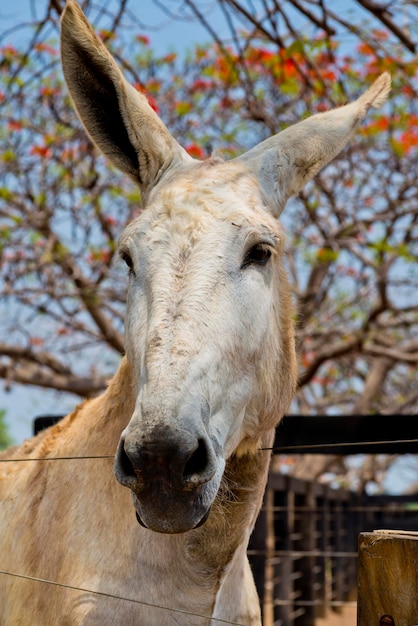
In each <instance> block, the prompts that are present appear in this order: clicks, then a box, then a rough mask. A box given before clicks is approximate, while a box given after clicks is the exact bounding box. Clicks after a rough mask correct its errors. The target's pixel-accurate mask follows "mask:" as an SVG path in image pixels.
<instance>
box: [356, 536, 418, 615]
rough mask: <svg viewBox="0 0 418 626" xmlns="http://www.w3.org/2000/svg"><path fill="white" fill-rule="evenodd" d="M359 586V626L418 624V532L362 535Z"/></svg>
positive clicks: (360, 541)
mask: <svg viewBox="0 0 418 626" xmlns="http://www.w3.org/2000/svg"><path fill="white" fill-rule="evenodd" d="M358 583H359V587H358V622H357V624H358V626H379V625H380V624H386V623H387V624H390V623H392V624H393V626H415V625H418V597H417V590H418V532H406V531H401V530H391V531H388V530H376V531H374V532H372V533H361V534H360V537H359V562H358ZM385 620H386V621H385Z"/></svg>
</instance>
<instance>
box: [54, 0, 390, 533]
mask: <svg viewBox="0 0 418 626" xmlns="http://www.w3.org/2000/svg"><path fill="white" fill-rule="evenodd" d="M61 39H62V45H61V49H62V63H63V68H64V74H65V78H66V81H67V85H68V88H69V91H70V94H71V96H72V99H73V101H74V104H75V107H76V109H77V111H78V114H79V116H80V118H81V120H82V122H83V124H84V125H85V127H86V130H87V132H88V133H89V134H90V136H91V138H92V140H93V141H94V142H95V143H96V144H97V146H98V147H99V148H100V149H101V150H102V151H103V152H104V154H105V155H107V156H108V157H109V158H110V159H111V161H112V162H113V163H114V164H116V165H117V166H118V167H119V168H120V169H122V170H123V171H124V172H125V173H127V174H128V175H129V176H130V177H131V178H133V179H134V180H135V181H136V182H137V183H138V185H139V186H140V189H141V193H142V198H143V204H144V211H143V213H142V214H141V216H140V217H139V218H138V219H136V220H135V221H133V222H132V223H131V224H130V225H128V226H127V227H126V229H125V231H124V232H123V234H122V236H121V238H120V243H119V247H120V254H121V256H122V258H123V259H124V260H125V262H126V264H127V265H128V267H129V273H130V279H129V288H128V296H127V310H126V323H125V343H126V356H127V358H128V361H129V362H130V366H131V369H132V370H133V372H134V380H135V388H134V390H133V392H134V394H135V398H136V405H135V410H134V413H133V415H132V416H131V419H130V421H129V423H128V425H127V426H126V428H125V430H124V431H123V432H122V434H121V439H120V443H119V447H118V451H117V456H116V461H115V474H116V477H117V479H118V480H119V481H120V482H121V483H122V485H125V486H127V487H129V488H130V489H131V490H132V493H133V499H134V505H135V509H136V513H137V517H138V519H139V520H140V522H141V523H142V524H144V525H145V526H146V527H148V528H150V529H152V530H155V531H159V532H168V533H178V532H185V531H187V530H190V529H192V528H195V527H196V526H198V525H200V524H201V523H203V522H204V521H205V519H206V517H207V515H208V513H209V511H210V507H211V505H212V503H213V501H214V499H215V497H216V494H217V492H218V488H219V485H220V482H221V479H222V475H223V471H224V466H225V462H226V461H227V459H228V458H229V457H230V456H231V455H233V454H236V455H240V454H241V455H242V454H256V453H257V449H258V447H259V442H260V441H261V440H262V439H263V437H264V435H265V433H267V432H271V431H272V429H273V428H274V426H275V425H276V423H277V422H278V420H279V419H280V417H281V416H282V415H283V414H284V412H285V411H286V410H287V407H288V405H289V402H290V400H291V397H292V394H293V392H294V388H295V379H296V373H295V372H296V367H295V355H294V342H293V330H292V323H291V317H292V316H291V310H290V296H289V288H288V284H287V280H286V276H285V273H284V271H283V266H282V258H281V256H282V248H283V234H282V231H281V229H280V226H279V224H278V222H277V220H276V218H277V216H278V215H279V214H280V212H281V210H282V209H283V207H284V204H285V202H286V200H287V199H288V197H289V196H290V195H292V194H294V193H296V192H297V191H298V190H299V189H301V188H302V186H303V185H304V184H305V183H306V182H307V181H308V180H309V179H310V178H312V176H313V175H314V174H316V172H318V171H319V169H320V168H321V167H323V166H324V165H325V164H326V163H328V162H329V161H330V160H331V159H332V158H333V157H334V156H335V155H336V154H337V153H338V152H339V151H340V150H341V149H342V148H343V146H344V145H345V144H346V143H347V141H348V140H349V139H350V137H351V136H352V134H353V132H354V130H355V127H356V126H357V124H358V123H359V122H360V121H361V119H362V118H363V117H364V116H365V114H366V112H367V110H368V109H369V107H370V106H372V105H373V106H378V105H380V104H381V103H382V102H383V101H384V99H385V98H386V95H387V93H388V90H389V84H390V79H389V76H388V75H387V74H384V75H382V76H381V77H380V78H379V79H378V80H377V81H376V82H375V83H374V85H373V86H372V87H371V88H370V89H369V90H368V91H367V92H366V93H365V94H364V95H363V96H361V97H360V98H359V99H358V100H357V101H356V102H354V103H352V104H349V105H347V106H345V107H342V108H340V109H336V110H333V111H330V112H327V113H322V114H319V115H315V116H313V117H311V118H309V119H307V120H305V121H303V122H301V123H299V124H296V125H295V126H292V127H290V128H288V129H286V130H285V131H283V132H281V133H280V134H278V135H276V136H274V137H272V138H270V139H268V140H266V141H264V142H262V143H261V144H259V145H258V146H256V147H255V148H253V149H252V150H250V151H249V152H247V153H246V154H244V155H242V156H241V157H238V158H236V159H233V160H231V161H229V162H224V161H222V160H221V159H219V158H215V157H212V158H210V159H208V160H206V161H203V162H200V161H197V160H195V159H193V158H191V157H190V156H189V155H188V154H187V153H186V151H185V150H184V149H183V148H182V147H181V146H180V145H179V144H178V143H177V141H176V140H175V139H174V138H173V137H172V136H171V135H170V133H169V132H168V130H167V129H166V127H165V126H164V124H163V123H162V121H161V120H160V119H159V118H158V116H157V115H156V113H155V112H154V111H153V110H152V109H151V108H150V106H149V105H148V103H147V100H146V98H145V97H144V96H143V95H141V94H140V93H138V92H137V91H136V90H135V89H134V88H133V87H132V86H131V85H129V84H128V83H127V82H126V81H125V79H124V78H123V76H122V74H121V72H120V71H119V69H118V67H117V66H116V64H115V62H114V60H113V59H112V57H111V56H110V54H109V53H108V51H107V50H106V48H105V46H104V45H103V44H102V42H101V41H100V40H99V39H98V38H97V37H96V36H95V34H94V33H93V31H92V29H91V28H90V26H89V24H88V23H87V21H86V20H85V18H84V16H83V14H82V12H81V10H80V9H79V7H78V5H77V4H76V3H75V2H73V1H72V0H70V1H69V2H67V8H66V10H65V12H64V15H63V19H62V36H61Z"/></svg>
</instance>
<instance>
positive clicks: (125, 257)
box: [120, 252, 134, 270]
mask: <svg viewBox="0 0 418 626" xmlns="http://www.w3.org/2000/svg"><path fill="white" fill-rule="evenodd" d="M120 258H121V259H122V261H125V263H126V265H127V266H128V267H129V269H130V270H131V269H132V268H133V266H134V264H133V262H132V258H131V257H130V255H129V254H128V253H127V252H121V253H120Z"/></svg>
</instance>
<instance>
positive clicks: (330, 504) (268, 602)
mask: <svg viewBox="0 0 418 626" xmlns="http://www.w3.org/2000/svg"><path fill="white" fill-rule="evenodd" d="M399 443H401V444H403V443H407V444H409V445H411V444H413V445H417V444H418V439H414V438H408V439H402V440H400V439H397V440H388V439H384V440H383V439H382V440H376V441H367V442H364V441H356V442H345V441H342V442H340V443H329V444H312V445H304V446H303V447H304V451H311V452H312V453H316V452H317V451H318V450H320V451H321V452H323V450H324V448H327V447H328V448H329V449H330V451H331V450H332V449H335V448H336V447H337V446H338V447H340V448H344V449H346V450H347V454H349V453H350V450H351V449H356V451H358V450H359V449H362V448H363V449H364V452H365V453H367V452H368V453H373V451H374V450H376V449H378V448H379V446H382V445H383V446H385V447H387V446H388V445H389V446H390V445H391V444H393V445H394V446H397V445H398V444H399ZM299 449H300V445H285V446H277V445H276V446H273V447H272V448H263V449H262V450H272V452H273V453H274V454H293V453H295V454H296V453H298V450H299ZM114 457H115V455H114V454H107V455H85V456H59V457H32V458H27V457H21V458H0V463H22V462H24V463H26V462H43V461H45V462H47V461H74V460H77V461H79V460H99V459H114ZM417 508H418V496H417V495H414V496H411V497H410V498H405V497H400V498H396V497H392V498H390V497H388V496H380V497H379V496H365V495H363V496H359V495H358V494H354V493H351V492H349V491H345V490H335V489H331V488H330V487H328V486H326V485H320V484H318V483H312V482H308V481H300V480H297V479H294V478H292V477H290V476H284V475H281V474H277V473H274V472H271V473H270V475H269V481H268V485H267V489H266V494H265V501H264V506H263V508H262V510H261V512H260V515H259V518H258V520H257V523H256V527H255V530H254V533H253V535H252V538H251V541H250V546H249V550H248V554H249V558H250V561H251V564H252V567H253V571H254V575H255V579H256V585H257V590H258V593H259V597H260V601H261V605H262V611H263V624H264V625H265V626H313V625H314V623H315V620H316V619H317V618H319V617H323V616H325V615H326V613H327V610H329V609H331V610H335V611H339V610H340V609H341V607H343V606H353V605H355V587H356V561H357V536H358V533H359V532H360V531H367V530H373V529H375V528H376V527H377V526H378V527H379V528H393V527H395V526H396V524H399V526H400V527H402V528H405V527H406V528H411V529H416V528H418V524H417V519H416V518H417V511H416V509H417ZM0 575H4V576H13V577H16V578H20V579H23V580H32V581H33V582H37V583H39V584H47V585H52V586H56V587H61V588H66V589H72V590H75V591H79V592H83V593H89V594H93V595H96V596H101V597H107V598H109V599H117V600H119V601H125V602H130V603H134V604H140V605H144V606H149V607H154V608H156V609H160V610H164V611H170V612H173V613H183V614H186V615H189V616H192V617H196V618H199V619H202V620H204V621H203V622H202V623H205V622H207V621H208V620H210V619H212V622H211V623H213V624H219V625H220V624H230V625H232V626H245V625H243V624H240V623H238V622H231V621H228V620H222V619H217V620H213V618H210V617H209V616H207V615H200V614H198V613H193V612H189V611H185V610H181V609H176V608H172V607H165V606H160V605H157V604H151V603H147V602H144V601H141V600H138V599H133V598H127V597H124V596H119V595H114V594H110V593H106V592H102V591H100V590H99V591H97V590H93V589H87V588H82V587H77V586H73V585H71V584H67V583H63V582H58V581H52V580H46V579H43V578H36V577H31V576H29V575H27V573H19V572H12V571H7V570H2V569H0Z"/></svg>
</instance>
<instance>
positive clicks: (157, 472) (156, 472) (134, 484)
mask: <svg viewBox="0 0 418 626" xmlns="http://www.w3.org/2000/svg"><path fill="white" fill-rule="evenodd" d="M176 435H177V436H173V434H172V433H171V436H170V433H168V432H167V431H166V432H165V437H164V438H163V439H162V438H161V437H158V438H149V437H148V438H147V439H144V438H143V437H141V436H138V433H137V432H135V431H134V432H132V433H130V434H129V435H127V436H126V438H122V439H121V441H120V443H119V447H118V450H117V454H116V459H115V475H116V478H117V479H118V481H119V482H120V483H121V484H122V485H124V486H125V487H129V489H131V491H132V492H133V500H134V506H135V510H136V514H137V518H138V520H139V521H140V523H141V524H142V525H143V526H145V527H146V528H149V529H151V530H156V531H157V532H170V533H173V532H174V533H176V532H185V531H187V530H190V529H192V528H195V527H197V526H198V525H200V524H201V523H204V521H206V518H207V515H208V513H209V509H210V506H211V504H212V502H213V499H214V496H215V495H216V491H217V483H218V481H217V480H216V479H215V480H214V478H215V477H216V476H217V475H218V474H219V471H218V470H219V468H218V465H219V463H218V461H217V458H216V454H215V451H214V449H213V446H212V444H211V442H210V440H209V438H208V437H207V435H206V433H204V434H200V433H199V435H195V436H194V435H192V433H191V432H190V430H186V431H184V434H183V433H182V434H181V436H179V435H178V434H177V433H176ZM215 483H216V485H215Z"/></svg>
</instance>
